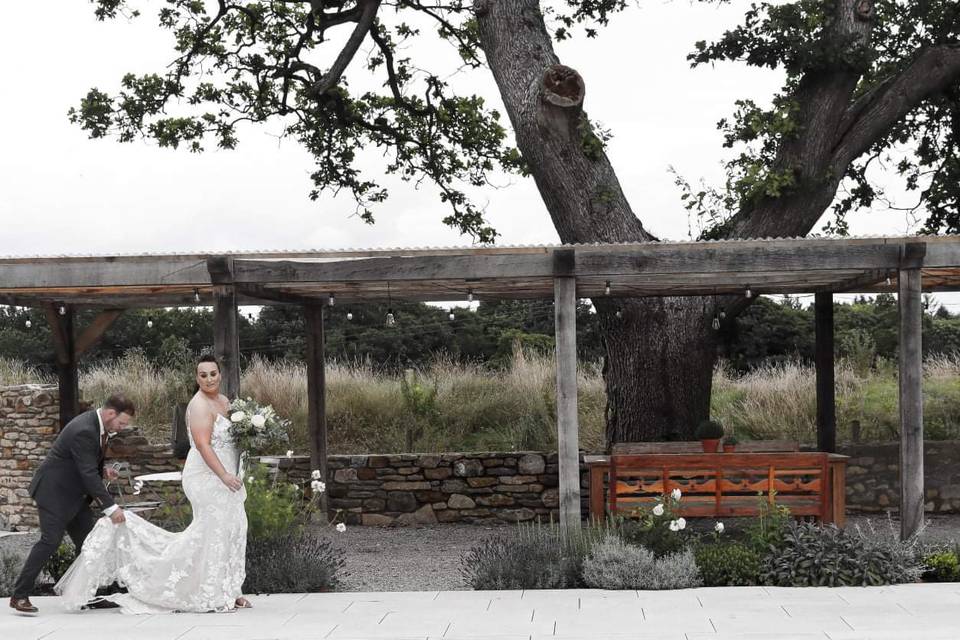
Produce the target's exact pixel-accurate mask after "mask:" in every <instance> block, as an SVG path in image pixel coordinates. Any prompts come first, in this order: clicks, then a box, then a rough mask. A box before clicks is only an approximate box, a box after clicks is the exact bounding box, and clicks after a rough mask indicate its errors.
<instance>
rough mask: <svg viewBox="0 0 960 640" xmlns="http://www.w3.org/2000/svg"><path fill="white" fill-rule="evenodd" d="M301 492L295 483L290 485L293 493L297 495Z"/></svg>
mask: <svg viewBox="0 0 960 640" xmlns="http://www.w3.org/2000/svg"><path fill="white" fill-rule="evenodd" d="M299 490H300V487H298V486H297V485H296V484H295V483H293V482H291V483H290V491H292V492H293V493H296V492H297V491H299Z"/></svg>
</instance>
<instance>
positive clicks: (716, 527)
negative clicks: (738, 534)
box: [713, 522, 724, 533]
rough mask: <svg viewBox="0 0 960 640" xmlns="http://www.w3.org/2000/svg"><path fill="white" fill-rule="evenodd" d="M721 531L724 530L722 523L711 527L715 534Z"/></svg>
mask: <svg viewBox="0 0 960 640" xmlns="http://www.w3.org/2000/svg"><path fill="white" fill-rule="evenodd" d="M723 529H724V526H723V523H722V522H718V523H717V524H715V525H714V526H713V530H714V531H716V532H717V533H723Z"/></svg>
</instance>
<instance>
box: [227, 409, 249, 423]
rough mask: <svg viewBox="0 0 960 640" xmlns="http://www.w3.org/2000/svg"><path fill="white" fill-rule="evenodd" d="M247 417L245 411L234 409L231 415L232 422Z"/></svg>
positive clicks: (240, 420)
mask: <svg viewBox="0 0 960 640" xmlns="http://www.w3.org/2000/svg"><path fill="white" fill-rule="evenodd" d="M246 417H247V414H245V413H244V412H243V411H234V412H233V415H231V416H230V422H242V421H243V419H244V418H246Z"/></svg>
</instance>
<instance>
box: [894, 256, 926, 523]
mask: <svg viewBox="0 0 960 640" xmlns="http://www.w3.org/2000/svg"><path fill="white" fill-rule="evenodd" d="M899 283H900V290H899V298H898V303H899V312H900V346H899V369H900V537H901V538H902V539H904V540H906V539H907V538H909V537H911V536H913V535H914V534H915V533H917V532H918V531H919V530H920V527H921V526H922V525H923V500H924V492H923V491H924V489H923V351H922V345H921V331H922V321H923V301H922V299H921V293H920V270H919V269H903V270H901V271H900V278H899Z"/></svg>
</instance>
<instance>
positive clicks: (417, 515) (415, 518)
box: [395, 504, 437, 525]
mask: <svg viewBox="0 0 960 640" xmlns="http://www.w3.org/2000/svg"><path fill="white" fill-rule="evenodd" d="M395 522H396V523H397V524H402V525H412V524H437V514H435V513H434V512H433V507H431V506H430V505H429V504H426V505H424V506H422V507H420V508H419V509H417V510H416V511H414V512H413V513H405V514H403V515H401V516H397V519H396V520H395Z"/></svg>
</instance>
